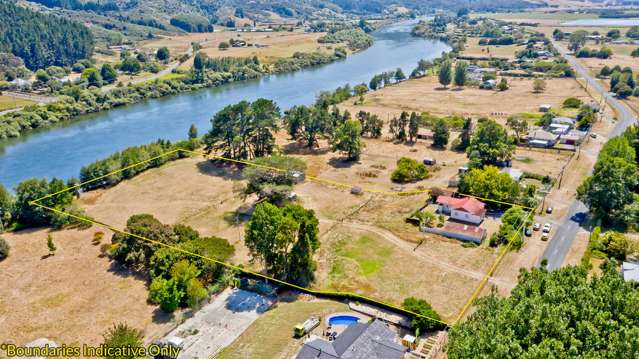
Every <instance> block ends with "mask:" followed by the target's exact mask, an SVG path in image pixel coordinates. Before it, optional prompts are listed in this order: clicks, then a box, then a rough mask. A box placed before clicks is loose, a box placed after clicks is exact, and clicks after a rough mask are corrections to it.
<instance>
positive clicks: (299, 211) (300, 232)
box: [244, 202, 319, 286]
mask: <svg viewBox="0 0 639 359" xmlns="http://www.w3.org/2000/svg"><path fill="white" fill-rule="evenodd" d="M318 226H319V221H318V220H317V218H316V217H315V213H314V212H313V211H312V210H307V209H304V208H303V207H301V206H299V205H296V204H288V205H286V206H284V207H282V208H278V207H277V206H275V205H272V204H270V203H268V202H263V203H260V204H259V205H257V207H256V208H255V212H253V216H252V217H251V220H250V221H249V223H248V224H247V226H246V235H245V237H244V242H245V243H246V246H247V247H248V249H249V252H250V254H251V257H252V259H253V260H257V261H259V262H260V263H261V264H263V265H264V268H265V269H266V272H267V273H268V274H269V275H272V276H274V277H276V278H279V279H282V280H287V281H290V282H293V283H296V284H299V285H304V286H305V285H308V284H310V283H311V282H312V281H313V278H314V271H315V266H316V265H315V262H314V261H313V254H314V253H315V251H316V250H317V249H318V248H319V239H318V234H319V229H318Z"/></svg>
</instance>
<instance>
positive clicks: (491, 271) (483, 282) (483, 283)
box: [453, 211, 535, 325]
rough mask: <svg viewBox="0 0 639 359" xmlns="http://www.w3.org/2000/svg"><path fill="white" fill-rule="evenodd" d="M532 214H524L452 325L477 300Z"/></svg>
mask: <svg viewBox="0 0 639 359" xmlns="http://www.w3.org/2000/svg"><path fill="white" fill-rule="evenodd" d="M533 213H535V211H528V213H526V217H525V219H524V220H523V221H522V222H521V224H520V225H519V227H518V228H517V230H516V231H515V234H514V235H513V236H512V237H510V240H509V241H508V245H506V246H505V247H503V248H502V250H501V252H500V253H499V255H498V256H497V258H496V259H495V262H493V265H492V266H491V267H490V269H488V272H487V273H486V276H484V278H483V279H482V280H481V281H480V282H479V285H478V286H477V288H476V289H475V291H474V292H473V294H472V295H471V296H470V298H468V300H467V301H466V304H464V306H463V307H462V309H461V310H460V311H459V314H458V315H457V318H455V321H454V322H453V325H455V324H457V322H459V320H461V318H463V317H464V315H465V314H466V312H467V311H468V308H470V306H471V305H472V304H473V302H474V301H475V299H477V296H479V294H480V293H481V291H482V290H483V289H484V287H485V286H486V283H488V280H489V279H490V277H492V276H493V274H494V273H495V270H497V267H498V266H499V264H500V263H501V261H502V259H503V258H504V257H505V256H506V253H508V252H509V251H510V248H511V247H512V244H513V240H514V239H515V237H516V236H517V235H518V234H520V231H521V230H522V229H523V226H524V224H526V222H528V220H529V219H530V215H531V214H533ZM522 237H523V234H522Z"/></svg>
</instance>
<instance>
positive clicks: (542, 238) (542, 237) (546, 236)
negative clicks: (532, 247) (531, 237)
mask: <svg viewBox="0 0 639 359" xmlns="http://www.w3.org/2000/svg"><path fill="white" fill-rule="evenodd" d="M549 237H550V236H549V235H548V233H542V235H541V240H542V241H544V242H545V241H547V240H548V238H549Z"/></svg>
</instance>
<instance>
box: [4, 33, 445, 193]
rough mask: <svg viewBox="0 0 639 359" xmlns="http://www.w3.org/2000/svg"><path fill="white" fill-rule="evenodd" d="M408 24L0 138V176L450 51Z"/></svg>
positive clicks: (310, 97) (68, 167)
mask: <svg viewBox="0 0 639 359" xmlns="http://www.w3.org/2000/svg"><path fill="white" fill-rule="evenodd" d="M414 23H415V21H414V20H411V21H405V22H401V23H397V24H393V25H390V26H388V27H385V28H383V29H381V30H378V31H376V32H374V33H373V36H374V37H375V43H374V44H373V45H372V46H371V47H369V48H368V49H366V50H364V51H361V52H359V53H356V54H353V55H352V56H349V57H348V58H346V59H344V60H340V61H337V62H334V63H331V64H327V65H323V66H318V67H313V68H309V69H305V70H301V71H297V72H294V73H288V74H278V75H270V76H265V77H262V78H260V79H257V80H251V81H243V82H237V83H232V84H227V85H223V86H220V87H216V88H211V89H205V90H200V91H196V92H189V93H185V94H181V95H175V96H168V97H165V98H161V99H153V100H147V101H144V102H141V103H138V104H135V105H130V106H126V107H122V108H117V109H112V110H109V111H105V112H100V113H97V114H92V115H87V116H82V117H80V118H78V119H77V120H75V121H71V122H68V123H65V124H62V125H59V126H57V127H53V128H49V129H45V130H41V131H33V132H31V133H29V134H25V135H24V136H23V137H21V138H18V139H12V140H8V141H5V142H0V183H2V184H3V185H4V186H5V187H7V188H8V189H11V188H13V187H14V186H15V185H16V184H17V183H19V182H20V181H23V180H25V179H27V178H31V177H47V178H51V177H58V178H63V179H67V178H70V177H74V176H75V177H77V176H78V175H79V173H80V168H81V167H82V166H83V165H86V164H89V163H91V162H93V161H95V160H97V159H101V158H104V157H106V156H108V155H110V154H112V153H114V152H116V151H119V150H122V149H124V148H126V147H129V146H134V145H140V144H144V143H149V142H152V141H154V140H156V139H158V138H162V139H168V140H172V141H175V140H179V139H184V138H186V137H187V131H188V128H189V127H190V126H191V124H195V125H196V126H197V128H198V130H199V132H200V134H204V133H206V132H207V131H208V130H209V128H210V122H209V120H210V118H211V117H212V116H213V114H215V113H216V112H217V111H219V110H220V109H222V108H223V107H224V106H226V105H229V104H233V103H236V102H239V101H241V100H255V99H257V98H260V97H263V98H267V99H271V100H274V101H276V102H277V104H278V105H279V106H280V108H281V109H282V110H284V109H288V108H290V107H292V106H294V105H299V104H305V105H309V104H312V103H313V102H314V100H315V98H316V96H317V95H318V94H319V92H320V91H324V90H334V89H335V88H337V87H338V86H342V85H344V84H346V83H350V84H351V85H355V84H358V83H361V82H365V83H368V81H369V80H370V79H371V77H372V76H373V75H375V74H377V73H380V72H384V71H389V70H394V69H396V68H398V67H400V68H402V70H403V71H404V73H405V74H406V75H408V74H410V72H411V71H412V70H413V69H414V68H415V67H416V65H417V61H419V59H422V58H425V59H433V58H436V57H438V56H440V55H441V53H442V52H444V51H449V50H450V47H449V46H447V45H446V44H444V43H443V42H440V41H434V40H426V39H419V38H415V37H412V36H411V35H410V30H411V28H412V25H413V24H414Z"/></svg>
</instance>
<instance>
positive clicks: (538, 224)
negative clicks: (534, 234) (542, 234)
mask: <svg viewBox="0 0 639 359" xmlns="http://www.w3.org/2000/svg"><path fill="white" fill-rule="evenodd" d="M539 229H541V224H540V223H539V222H536V223H535V224H534V225H533V230H535V231H538V230H539Z"/></svg>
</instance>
